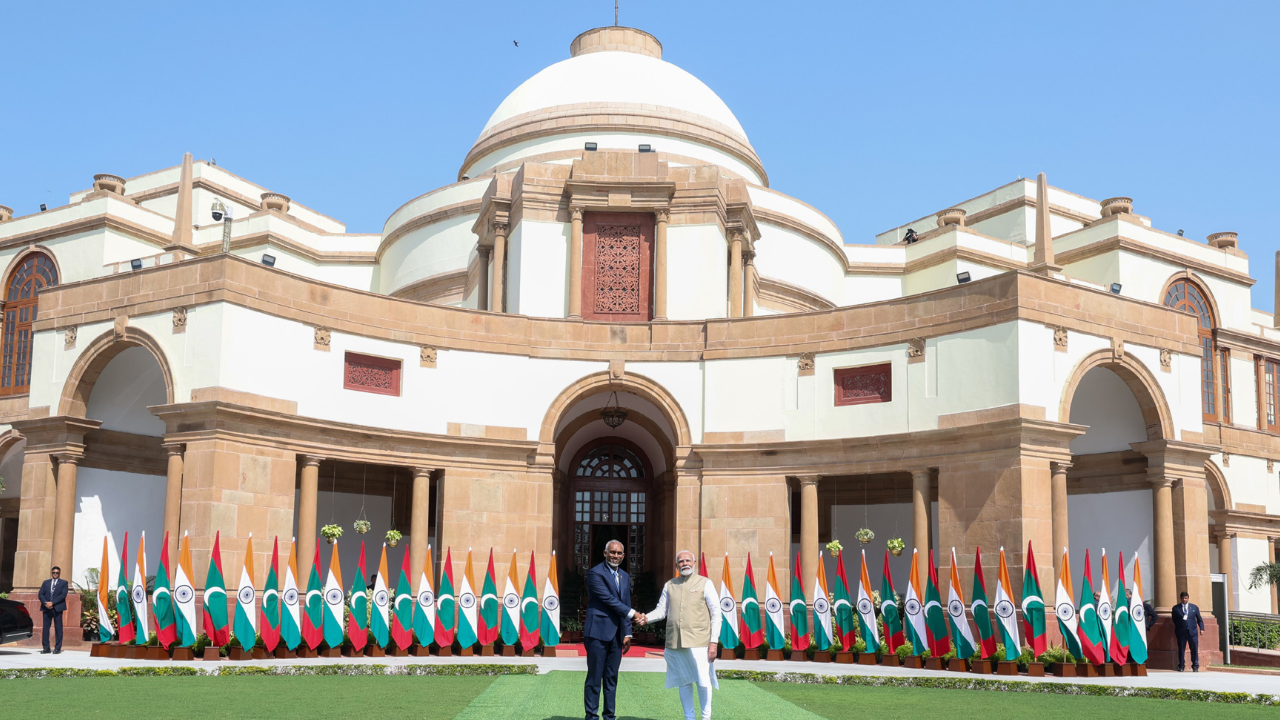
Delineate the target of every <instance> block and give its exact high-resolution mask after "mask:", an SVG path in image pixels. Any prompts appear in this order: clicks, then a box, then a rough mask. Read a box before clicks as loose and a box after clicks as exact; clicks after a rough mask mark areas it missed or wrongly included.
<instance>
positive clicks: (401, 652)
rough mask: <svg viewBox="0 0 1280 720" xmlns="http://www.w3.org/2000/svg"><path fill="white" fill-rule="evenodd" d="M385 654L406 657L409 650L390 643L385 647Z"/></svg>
mask: <svg viewBox="0 0 1280 720" xmlns="http://www.w3.org/2000/svg"><path fill="white" fill-rule="evenodd" d="M387 654H388V655H390V656H391V657H408V656H409V651H408V650H407V649H405V648H402V647H400V646H399V645H392V646H391V647H389V648H387Z"/></svg>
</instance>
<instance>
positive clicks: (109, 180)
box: [93, 173, 124, 195]
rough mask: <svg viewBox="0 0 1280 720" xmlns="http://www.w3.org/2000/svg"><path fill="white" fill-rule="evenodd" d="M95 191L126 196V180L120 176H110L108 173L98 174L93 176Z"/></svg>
mask: <svg viewBox="0 0 1280 720" xmlns="http://www.w3.org/2000/svg"><path fill="white" fill-rule="evenodd" d="M93 189H94V190H105V191H107V192H111V193H116V194H117V195H123V194H124V178H122V177H120V176H119V175H110V174H108V173H98V174H97V175H94V176H93Z"/></svg>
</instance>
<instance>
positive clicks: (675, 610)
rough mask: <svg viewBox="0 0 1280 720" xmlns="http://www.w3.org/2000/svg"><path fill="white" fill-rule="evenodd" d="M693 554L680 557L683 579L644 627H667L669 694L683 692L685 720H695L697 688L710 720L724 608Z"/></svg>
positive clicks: (665, 593)
mask: <svg viewBox="0 0 1280 720" xmlns="http://www.w3.org/2000/svg"><path fill="white" fill-rule="evenodd" d="M693 565H694V560H693V553H691V552H689V551H688V550H681V551H680V552H679V553H677V554H676V567H678V568H679V569H680V577H678V578H676V579H674V580H669V581H668V582H667V584H666V585H664V586H663V587H662V597H660V598H658V607H656V608H654V610H653V611H652V612H647V613H644V614H643V618H644V619H643V620H642V622H651V623H652V622H657V621H659V620H662V619H664V618H665V619H666V621H667V648H666V650H665V651H664V652H663V656H664V657H665V658H666V660H667V688H668V689H670V688H680V702H681V704H682V705H684V716H685V718H686V720H695V718H696V716H695V715H694V708H693V686H694V685H697V686H698V696H699V700H700V701H701V705H702V720H711V690H712V688H719V687H720V685H719V684H718V683H717V682H716V669H715V659H716V652H717V650H718V648H717V646H716V643H715V642H713V640H712V639H713V638H718V637H720V603H719V597H718V596H717V595H716V588H715V585H714V584H712V582H711V581H710V580H708V579H706V578H704V577H702V576H701V575H695V574H694V573H693Z"/></svg>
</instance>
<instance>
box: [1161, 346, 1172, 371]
mask: <svg viewBox="0 0 1280 720" xmlns="http://www.w3.org/2000/svg"><path fill="white" fill-rule="evenodd" d="M1160 369H1161V370H1163V371H1165V372H1171V371H1172V370H1173V351H1172V350H1170V349H1169V348H1164V349H1162V350H1161V351H1160Z"/></svg>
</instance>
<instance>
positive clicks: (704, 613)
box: [667, 575, 711, 650]
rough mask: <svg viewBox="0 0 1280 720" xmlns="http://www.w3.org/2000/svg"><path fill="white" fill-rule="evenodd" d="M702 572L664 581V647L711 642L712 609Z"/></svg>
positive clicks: (691, 646)
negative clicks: (708, 603)
mask: <svg viewBox="0 0 1280 720" xmlns="http://www.w3.org/2000/svg"><path fill="white" fill-rule="evenodd" d="M706 586H707V579H706V578H704V577H702V576H701V575H690V576H688V577H679V578H676V579H674V580H671V581H670V582H668V583H667V647H668V648H671V649H673V650H675V649H680V648H696V647H706V646H708V645H710V644H711V612H710V611H709V610H707V602H706V600H705V599H704V598H703V592H704V591H705V588H706Z"/></svg>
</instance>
